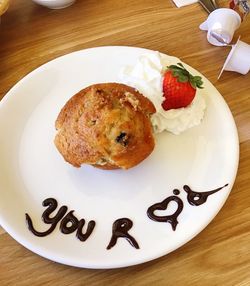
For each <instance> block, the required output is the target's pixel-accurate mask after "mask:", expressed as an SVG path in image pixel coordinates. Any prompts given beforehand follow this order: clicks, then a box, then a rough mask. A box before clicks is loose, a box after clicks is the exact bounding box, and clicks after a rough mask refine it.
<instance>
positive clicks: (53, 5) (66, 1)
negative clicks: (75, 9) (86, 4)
mask: <svg viewBox="0 0 250 286" xmlns="http://www.w3.org/2000/svg"><path fill="white" fill-rule="evenodd" d="M33 1H34V2H35V3H37V4H40V5H42V6H45V7H47V8H50V9H62V8H66V7H68V6H70V5H72V4H73V3H74V2H75V1H76V0H33Z"/></svg>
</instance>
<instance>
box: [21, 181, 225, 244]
mask: <svg viewBox="0 0 250 286" xmlns="http://www.w3.org/2000/svg"><path fill="white" fill-rule="evenodd" d="M227 186H228V184H226V185H224V186H222V187H220V188H217V189H214V190H211V191H207V192H195V191H193V190H192V189H191V188H190V187H189V186H187V185H184V186H183V190H184V191H185V192H186V193H187V201H188V203H189V204H190V205H192V206H200V205H202V204H204V203H206V201H207V199H208V197H209V196H211V195H212V194H215V193H217V192H218V191H220V190H222V189H223V188H225V187H227ZM173 194H174V195H173V196H169V197H167V198H166V199H164V200H163V201H162V202H159V203H155V204H153V205H152V206H150V207H149V208H148V209H147V215H148V217H149V218H150V219H151V220H153V221H156V222H166V223H170V225H171V227H172V230H173V231H175V230H176V227H177V224H178V223H179V222H178V220H177V219H178V217H179V215H180V214H181V212H182V210H183V208H184V203H183V200H182V199H180V198H179V197H178V195H179V194H180V190H178V189H174V190H173ZM170 202H175V203H176V204H177V209H176V211H175V212H174V213H173V214H171V215H165V216H160V215H156V214H155V212H156V211H158V212H159V211H164V210H167V208H168V206H169V203H170ZM43 206H44V207H47V209H46V210H45V211H44V212H43V214H42V219H43V221H44V223H46V224H49V225H50V227H49V229H47V230H46V231H38V230H36V229H35V228H34V225H33V222H32V219H31V217H30V216H29V215H28V214H27V213H26V214H25V217H26V222H27V225H28V229H29V230H30V231H31V232H32V233H33V234H34V235H36V236H39V237H44V236H47V235H49V234H50V233H52V232H53V231H54V230H55V228H56V226H57V225H58V223H59V222H60V221H61V222H60V227H59V229H60V231H61V232H62V233H63V234H70V233H73V232H76V237H77V238H78V239H79V240H80V241H86V240H87V239H88V238H89V236H90V235H91V234H92V232H93V230H94V228H95V226H96V223H95V221H94V220H91V221H89V223H88V224H87V229H86V232H85V233H83V227H84V225H85V220H84V219H83V218H82V219H80V220H79V219H78V218H77V217H76V216H75V215H74V214H73V213H74V211H73V210H71V211H69V212H68V213H67V211H68V207H67V206H61V207H60V208H59V210H58V211H57V213H56V214H55V215H54V216H53V217H52V216H51V214H52V212H54V211H55V210H56V209H57V206H58V203H57V201H56V200H55V199H53V198H48V199H45V200H44V201H43ZM132 227H133V222H132V220H130V219H129V218H120V219H117V220H116V221H115V222H114V223H113V228H112V237H111V239H110V242H109V244H108V246H107V249H111V248H112V247H114V246H115V245H116V243H117V240H118V238H125V239H126V240H127V241H128V242H129V243H130V244H131V245H132V246H133V247H134V248H136V249H139V244H138V243H137V241H136V240H135V238H134V237H132V236H131V235H130V234H129V233H128V231H129V230H130V229H131V228H132Z"/></svg>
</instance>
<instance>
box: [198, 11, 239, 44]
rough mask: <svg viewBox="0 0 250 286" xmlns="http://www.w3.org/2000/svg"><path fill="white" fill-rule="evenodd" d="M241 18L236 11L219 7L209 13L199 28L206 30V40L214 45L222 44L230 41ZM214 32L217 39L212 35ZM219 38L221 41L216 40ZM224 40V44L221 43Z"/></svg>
mask: <svg viewBox="0 0 250 286" xmlns="http://www.w3.org/2000/svg"><path fill="white" fill-rule="evenodd" d="M240 24H241V18H240V16H239V14H238V13H237V12H235V11H234V10H232V9H228V8H220V9H216V10H214V11H213V12H212V13H211V14H209V16H208V18H207V20H206V21H205V22H203V23H202V24H201V25H200V29H201V30H203V31H207V40H208V42H209V43H210V44H212V45H214V46H223V45H225V44H229V43H230V42H231V41H232V38H233V35H234V32H235V30H237V29H238V28H239V26H240ZM213 34H216V36H217V39H216V38H215V37H213ZM218 38H221V41H218ZM223 42H224V44H223Z"/></svg>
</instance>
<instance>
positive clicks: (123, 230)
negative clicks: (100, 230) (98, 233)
mask: <svg viewBox="0 0 250 286" xmlns="http://www.w3.org/2000/svg"><path fill="white" fill-rule="evenodd" d="M132 226H133V222H132V220H130V219H129V218H120V219H117V220H116V221H115V222H114V223H113V230H112V237H111V240H110V242H109V245H108V246H107V249H110V248H112V247H113V246H115V244H116V242H117V239H118V238H119V237H123V238H126V239H127V241H128V242H129V243H130V244H131V245H132V246H133V247H135V248H136V249H139V248H140V247H139V245H138V243H137V241H136V240H135V239H134V238H133V237H132V236H131V235H130V234H129V233H128V231H129V230H130V229H131V228H132Z"/></svg>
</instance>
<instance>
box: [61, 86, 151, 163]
mask: <svg viewBox="0 0 250 286" xmlns="http://www.w3.org/2000/svg"><path fill="white" fill-rule="evenodd" d="M154 112H155V107H154V105H153V104H152V102H151V101H150V100H148V99H147V98H146V97H144V96H143V95H142V94H140V93H139V92H138V91H136V90H135V89H134V88H132V87H129V86H127V85H124V84H119V83H100V84H94V85H91V86H89V87H87V88H85V89H83V90H81V91H80V92H78V93H77V94H76V95H74V96H73V97H72V98H70V99H69V101H68V102H67V103H66V104H65V106H64V107H63V108H62V110H61V111H60V113H59V115H58V117H57V120H56V123H55V127H56V129H57V131H58V132H57V134H56V137H55V145H56V147H57V149H58V151H59V152H60V153H61V154H62V156H63V157H64V159H65V160H66V161H67V162H69V163H70V164H72V165H73V166H75V167H80V166H81V165H82V164H90V165H93V166H94V167H98V168H101V169H118V168H122V169H129V168H131V167H133V166H135V165H137V164H139V163H140V162H141V161H142V160H144V159H145V158H146V157H148V156H149V154H150V153H151V152H152V151H153V149H154V146H155V143H154V137H153V131H152V126H151V121H150V115H151V114H153V113H154Z"/></svg>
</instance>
